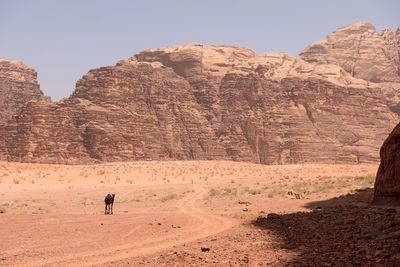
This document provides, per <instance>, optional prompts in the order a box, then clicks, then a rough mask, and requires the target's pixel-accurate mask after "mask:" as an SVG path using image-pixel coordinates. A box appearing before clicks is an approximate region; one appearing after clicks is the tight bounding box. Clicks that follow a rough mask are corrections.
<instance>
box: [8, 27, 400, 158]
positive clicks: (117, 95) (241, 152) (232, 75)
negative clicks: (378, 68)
mask: <svg viewBox="0 0 400 267" xmlns="http://www.w3.org/2000/svg"><path fill="white" fill-rule="evenodd" d="M356 25H358V24H356ZM354 27H356V28H357V27H358V28H360V29H362V30H363V31H367V32H369V31H372V30H373V29H372V28H371V29H370V27H366V28H367V29H364V28H365V27H361V26H360V25H358V26H354V25H351V26H349V28H354ZM339 31H345V29H339V30H338V32H339ZM349 31H350V33H351V32H352V31H351V30H349ZM353 31H357V30H353ZM350 33H349V34H350ZM371 34H372V32H371ZM373 35H374V34H373ZM340 36H341V35H339V37H340ZM374 36H375V35H374ZM377 36H381V35H379V34H377ZM396 36H397V35H395V37H394V38H397V37H396ZM339 37H335V38H336V39H337V42H339V43H340V42H341V39H340V38H339ZM345 37H346V36H344V37H343V38H345ZM346 38H347V37H346ZM377 38H378V37H377ZM393 47H394V46H393ZM343 49H345V47H344V48H343ZM349 49H350V50H351V49H352V48H349ZM306 50H307V49H306ZM312 51H314V50H312ZM346 51H347V50H346ZM396 51H397V50H396ZM343 53H344V52H343ZM346 53H347V52H346ZM348 53H351V51H349V52H348ZM304 55H305V54H304V53H302V55H301V56H299V57H292V56H289V55H287V54H284V53H266V54H262V55H256V54H255V53H254V52H253V51H252V50H250V49H249V48H244V47H235V46H204V45H200V44H189V45H182V46H174V47H165V48H159V49H148V50H144V51H142V52H140V53H138V54H136V55H134V56H132V57H131V58H129V59H127V60H121V61H119V62H118V63H117V64H116V65H115V66H110V67H102V68H98V69H94V70H91V71H89V72H88V73H87V74H86V75H84V76H83V77H82V78H81V79H80V80H79V81H78V82H77V85H76V89H75V91H74V92H73V93H72V95H71V96H70V97H69V98H66V99H63V100H61V101H59V102H58V103H50V102H45V101H40V102H30V103H29V104H27V105H25V106H23V107H22V108H21V109H20V110H19V112H17V113H16V114H15V116H13V117H12V119H10V120H9V121H8V123H7V125H5V126H4V127H0V159H6V160H10V161H22V162H50V163H90V162H102V161H129V160H146V159H153V160H169V159H181V160H190V159H224V160H237V161H250V162H256V163H262V164H283V163H303V162H324V163H356V162H376V161H378V160H379V155H378V151H379V148H380V146H381V144H382V142H383V140H384V138H385V137H386V136H387V134H388V133H389V132H390V130H391V129H392V128H393V127H394V126H395V125H396V124H397V123H398V120H399V115H398V114H397V112H395V111H394V110H395V108H394V106H395V105H396V104H398V103H397V102H395V103H394V102H393V101H394V100H393V99H397V98H396V94H397V92H396V91H395V90H394V89H393V88H395V86H392V87H393V88H392V87H391V89H390V90H388V89H387V86H386V85H385V88H386V89H385V90H384V89H383V87H384V86H383V83H377V82H376V81H381V80H385V81H386V80H390V79H386V78H385V79H383V78H382V79H381V78H380V79H378V80H374V79H372V78H371V79H367V80H366V78H365V77H364V76H359V75H354V73H357V72H351V71H350V72H349V71H348V70H347V69H346V66H344V65H343V66H342V65H341V64H339V63H340V60H341V59H340V60H339V59H338V60H337V61H333V60H330V61H329V62H324V61H323V57H321V59H319V58H317V56H315V59H312V60H310V58H311V56H312V53H309V54H308V55H309V58H307V57H305V56H304ZM333 57H334V56H333V55H332V58H333ZM394 59H395V58H394ZM381 63H382V62H381ZM376 64H378V63H376ZM382 64H386V63H382ZM383 68H386V65H385V66H384V67H383ZM358 73H360V72H358ZM390 75H391V74H390V72H388V74H386V76H388V77H389V76H390ZM386 76H385V77H386ZM396 81H397V80H396V77H394V78H392V79H391V80H390V83H391V84H394V85H397V84H398V83H397V82H396ZM399 88H400V87H399ZM389 99H391V100H389ZM399 110H400V109H399Z"/></svg>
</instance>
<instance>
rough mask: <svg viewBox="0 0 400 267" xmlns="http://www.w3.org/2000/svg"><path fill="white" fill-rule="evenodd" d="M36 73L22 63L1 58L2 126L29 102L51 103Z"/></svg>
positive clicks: (0, 106)
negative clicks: (43, 91) (41, 87)
mask: <svg viewBox="0 0 400 267" xmlns="http://www.w3.org/2000/svg"><path fill="white" fill-rule="evenodd" d="M36 77H37V73H36V71H35V70H34V69H33V68H32V67H29V66H27V65H25V64H24V63H22V62H21V61H8V60H5V59H2V58H0V124H2V123H5V122H6V121H7V120H9V119H10V118H11V117H12V115H14V114H15V113H16V112H17V111H18V110H19V109H20V108H21V107H22V106H24V105H25V104H26V103H27V102H28V101H30V100H34V101H38V100H41V101H49V100H50V98H49V97H45V96H44V95H43V93H42V91H41V90H40V87H39V83H38V81H37V78H36Z"/></svg>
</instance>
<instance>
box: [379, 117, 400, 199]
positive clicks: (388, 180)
mask: <svg viewBox="0 0 400 267" xmlns="http://www.w3.org/2000/svg"><path fill="white" fill-rule="evenodd" d="M380 157H381V164H380V166H379V169H378V173H377V175H376V182H375V194H374V200H375V202H381V201H385V202H387V201H390V200H394V201H397V202H398V203H400V124H398V125H397V126H396V127H395V128H394V129H393V131H392V132H391V133H390V135H389V137H388V138H387V139H386V140H385V142H384V143H383V145H382V148H381V150H380Z"/></svg>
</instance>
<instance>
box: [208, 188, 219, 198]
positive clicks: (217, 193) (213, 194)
mask: <svg viewBox="0 0 400 267" xmlns="http://www.w3.org/2000/svg"><path fill="white" fill-rule="evenodd" d="M220 193H221V192H219V190H217V189H214V188H213V189H211V190H210V192H208V195H209V196H210V197H216V196H219V194H220Z"/></svg>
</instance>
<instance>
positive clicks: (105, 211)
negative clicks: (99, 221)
mask: <svg viewBox="0 0 400 267" xmlns="http://www.w3.org/2000/svg"><path fill="white" fill-rule="evenodd" d="M104 214H107V204H106V207H105V208H104Z"/></svg>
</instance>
